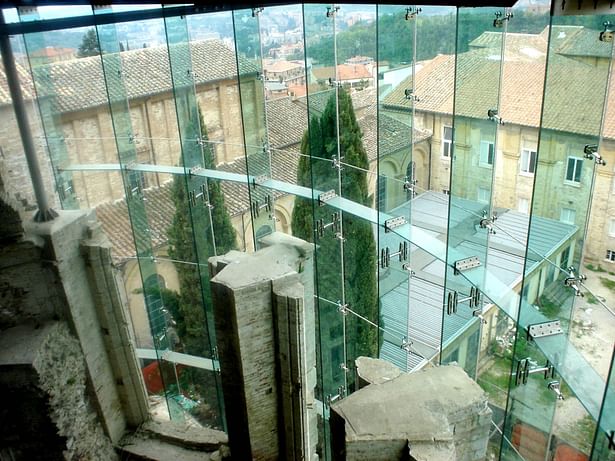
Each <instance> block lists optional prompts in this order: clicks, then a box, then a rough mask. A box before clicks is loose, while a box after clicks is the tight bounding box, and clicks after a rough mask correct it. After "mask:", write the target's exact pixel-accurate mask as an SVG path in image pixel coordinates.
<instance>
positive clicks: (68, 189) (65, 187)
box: [56, 176, 75, 200]
mask: <svg viewBox="0 0 615 461" xmlns="http://www.w3.org/2000/svg"><path fill="white" fill-rule="evenodd" d="M56 189H57V191H58V195H59V196H60V200H65V199H66V196H67V195H70V194H73V193H74V192H75V191H74V189H73V181H72V180H70V179H69V180H68V181H65V180H63V179H62V176H58V181H57V186H56Z"/></svg>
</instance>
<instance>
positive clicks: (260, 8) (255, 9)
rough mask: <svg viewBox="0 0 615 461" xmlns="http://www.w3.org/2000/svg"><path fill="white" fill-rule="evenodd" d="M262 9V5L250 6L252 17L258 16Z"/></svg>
mask: <svg viewBox="0 0 615 461" xmlns="http://www.w3.org/2000/svg"><path fill="white" fill-rule="evenodd" d="M263 10H264V8H263V7H262V6H260V7H257V8H252V17H253V18H255V17H256V16H260V14H261V13H262V12H263Z"/></svg>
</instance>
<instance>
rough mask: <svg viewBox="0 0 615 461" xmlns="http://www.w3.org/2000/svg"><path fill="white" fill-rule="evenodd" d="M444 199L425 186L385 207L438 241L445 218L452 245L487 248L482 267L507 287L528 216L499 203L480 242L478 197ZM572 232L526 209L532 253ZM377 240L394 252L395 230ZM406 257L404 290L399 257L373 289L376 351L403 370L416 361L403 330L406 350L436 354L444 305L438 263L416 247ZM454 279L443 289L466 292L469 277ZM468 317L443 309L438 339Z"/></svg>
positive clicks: (553, 247)
mask: <svg viewBox="0 0 615 461" xmlns="http://www.w3.org/2000/svg"><path fill="white" fill-rule="evenodd" d="M448 200H449V196H447V195H444V194H441V193H437V192H433V191H429V192H426V193H424V194H421V195H419V196H417V197H416V198H414V199H413V200H412V201H410V202H407V203H405V204H403V205H401V206H400V207H398V208H397V209H395V210H394V211H393V212H392V213H391V214H393V215H404V216H406V217H408V216H411V219H412V224H413V225H416V226H418V227H421V228H423V229H425V230H427V231H428V232H430V233H432V234H433V235H434V236H437V237H438V238H440V239H443V240H445V239H446V230H447V220H448V219H449V218H450V224H451V228H452V229H453V235H454V234H455V229H456V228H461V229H462V231H461V232H458V234H460V235H461V237H459V235H457V239H456V241H455V245H456V248H457V249H458V250H460V251H461V252H462V253H463V254H476V255H481V256H480V258H481V259H484V255H485V254H487V264H488V267H489V273H490V274H491V275H492V276H495V277H496V278H497V279H499V280H500V281H501V282H502V283H504V284H505V285H507V286H508V287H510V289H513V288H514V287H515V285H517V284H518V280H519V278H520V276H521V274H522V273H523V263H524V258H525V245H524V244H522V243H520V242H525V240H526V239H527V227H528V225H529V216H528V215H525V214H523V213H519V212H517V211H514V210H502V211H501V212H500V215H499V217H498V220H497V226H498V228H499V229H498V230H496V232H497V233H496V234H495V235H491V236H490V239H489V248H487V247H486V242H487V238H486V237H487V234H486V231H485V230H483V229H479V228H478V221H479V220H480V216H481V215H482V210H483V209H484V208H486V204H484V203H479V202H476V201H472V200H465V199H460V198H455V199H454V203H455V206H454V207H452V208H451V210H450V216H449V210H448ZM577 231H578V227H577V226H574V225H570V224H565V223H562V222H559V221H555V220H552V219H546V218H541V217H539V216H534V217H533V218H532V229H531V235H532V242H530V244H531V245H532V246H533V249H534V250H535V251H536V252H538V253H540V254H542V255H545V256H550V255H552V254H553V253H554V252H556V251H558V250H561V249H562V247H563V245H564V243H565V242H568V241H570V239H572V238H573V237H574V235H575V234H576V232H577ZM379 240H380V245H381V246H382V247H384V246H389V247H390V248H391V251H392V252H394V251H397V247H398V245H399V241H400V237H399V236H397V235H395V234H393V233H388V234H386V233H382V232H381V233H380V234H379ZM409 261H410V267H411V268H412V269H413V270H414V271H415V274H416V275H415V276H414V277H412V278H410V285H409V286H410V291H409V292H408V276H407V273H404V274H403V275H402V271H401V270H400V269H399V263H392V264H391V267H390V268H389V269H388V272H387V273H384V274H383V271H381V277H380V287H381V290H388V292H387V293H386V294H384V295H383V296H381V303H382V304H381V305H382V307H381V314H382V318H383V323H384V328H385V329H386V331H387V334H386V335H385V342H384V344H383V347H382V350H381V357H382V358H384V359H386V360H389V361H391V362H392V363H394V364H395V365H397V366H399V367H401V368H402V369H404V370H406V369H407V370H412V369H414V368H415V367H418V366H419V365H421V363H422V359H421V358H420V357H418V356H416V355H414V354H408V353H406V352H405V351H404V350H402V349H401V348H400V347H399V344H400V343H401V339H402V338H403V337H404V336H405V337H407V338H409V339H410V340H412V341H414V344H413V350H415V351H417V352H419V353H420V354H421V355H423V356H424V357H425V358H427V359H430V358H431V357H433V356H434V355H435V354H437V353H438V350H439V347H440V342H441V338H442V316H443V305H444V277H445V265H444V263H443V262H442V261H440V260H437V259H435V258H434V257H433V256H431V255H428V254H427V253H425V252H424V251H422V250H420V249H416V250H414V251H411V253H410V258H409ZM540 262H541V259H540V258H538V257H537V254H536V253H534V258H530V263H529V265H528V267H527V268H526V273H527V274H529V273H531V272H532V271H534V270H535V269H536V268H537V266H538V264H539V263H540ZM483 263H484V261H483ZM455 282H456V283H455V284H454V285H451V280H449V284H448V285H449V288H453V289H455V290H458V291H460V293H462V294H463V295H467V294H468V292H469V284H468V283H467V282H466V281H465V280H464V279H463V278H459V280H458V281H457V280H455ZM475 321H477V319H475V318H473V317H472V315H471V310H470V309H467V308H465V309H464V308H461V309H459V310H458V311H457V315H454V316H450V317H448V316H447V318H446V322H445V325H444V338H447V339H451V338H452V337H454V336H455V335H456V334H459V333H460V332H462V331H464V330H465V329H466V328H468V327H469V326H470V325H471V324H472V323H473V322H475ZM406 366H407V368H406Z"/></svg>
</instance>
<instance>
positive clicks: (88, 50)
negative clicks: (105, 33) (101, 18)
mask: <svg viewBox="0 0 615 461" xmlns="http://www.w3.org/2000/svg"><path fill="white" fill-rule="evenodd" d="M98 54H100V47H99V46H98V37H97V36H96V31H95V30H94V29H88V31H87V32H86V33H85V34H84V35H83V39H82V40H81V45H79V48H78V49H77V56H78V57H80V58H85V57H87V56H97V55H98Z"/></svg>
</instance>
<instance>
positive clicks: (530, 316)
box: [22, 2, 615, 460]
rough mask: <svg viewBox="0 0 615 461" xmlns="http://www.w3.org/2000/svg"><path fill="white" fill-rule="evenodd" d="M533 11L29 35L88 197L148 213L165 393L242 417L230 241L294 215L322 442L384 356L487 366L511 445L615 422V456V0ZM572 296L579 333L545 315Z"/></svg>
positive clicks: (566, 308)
mask: <svg viewBox="0 0 615 461" xmlns="http://www.w3.org/2000/svg"><path fill="white" fill-rule="evenodd" d="M105 12H108V10H105V9H97V10H96V14H104V13H105ZM509 12H510V11H509V10H504V9H493V8H489V9H483V8H480V9H468V8H466V9H460V10H458V12H457V10H455V9H454V8H446V7H439V8H435V7H427V6H425V7H412V8H410V7H406V6H379V7H378V8H377V9H375V8H374V7H373V6H361V7H356V8H355V7H350V6H347V5H343V6H341V7H340V8H339V9H337V8H335V7H333V6H332V5H326V4H325V5H311V4H310V5H305V6H303V7H302V8H301V7H300V6H293V7H284V8H277V7H276V8H267V9H265V10H262V11H261V9H254V10H252V9H250V10H241V11H234V12H227V13H212V14H209V13H208V14H199V15H190V16H187V17H174V16H172V14H173V10H172V9H169V10H167V13H168V14H167V15H166V16H165V18H164V19H156V20H148V21H140V22H131V23H121V24H119V23H118V24H109V25H100V26H98V27H97V28H95V29H91V30H87V29H86V30H81V31H70V33H71V34H72V33H78V34H79V41H80V42H81V45H82V46H80V47H79V50H78V53H79V55H81V56H82V57H80V58H79V59H73V58H75V56H71V57H70V59H67V60H66V62H57V63H52V62H51V60H50V58H49V56H46V55H44V56H42V57H41V56H39V55H38V54H37V51H40V50H46V47H47V46H50V45H57V46H58V47H59V42H57V40H56V38H55V37H56V35H55V34H52V33H47V32H45V33H37V34H29V35H28V36H26V37H25V39H26V45H27V58H28V60H29V65H30V66H31V69H32V74H33V79H34V87H35V89H36V91H37V93H38V105H39V110H40V112H41V116H42V121H43V128H44V130H45V135H46V136H45V138H46V143H47V145H48V150H49V153H50V158H51V163H52V166H53V172H54V174H55V179H56V183H57V186H58V191H59V193H60V198H61V200H62V201H63V205H64V207H72V206H77V200H76V197H79V198H80V199H81V200H80V205H82V206H84V207H96V208H97V214H98V215H99V219H100V220H101V221H104V223H103V226H105V229H106V230H107V231H108V233H110V234H114V233H119V232H117V231H116V230H117V229H118V228H119V227H122V229H124V230H125V232H124V233H127V235H129V236H130V237H131V238H132V236H131V235H130V234H131V233H132V234H134V243H132V244H131V243H130V242H129V243H128V244H127V246H126V247H124V246H123V243H122V244H120V239H119V237H118V236H116V235H113V238H114V239H116V240H114V242H115V241H117V242H118V244H117V250H118V254H120V253H122V256H121V257H120V258H118V261H120V262H118V264H122V265H123V269H122V271H123V273H124V275H125V276H126V278H127V282H126V286H127V291H128V296H129V303H130V315H131V318H132V327H133V330H134V334H135V337H136V340H137V345H138V354H139V357H140V358H141V360H143V370H144V376H145V378H146V385H147V386H148V390H149V391H150V394H151V395H152V401H154V400H156V401H157V403H158V404H159V406H156V404H155V403H154V407H155V408H154V409H153V411H154V412H156V411H159V410H163V411H162V412H163V413H164V412H166V414H167V417H170V418H172V419H182V418H183V419H185V420H188V421H191V422H197V423H198V424H201V425H210V426H215V427H223V426H224V423H223V420H224V411H223V409H222V407H221V406H220V405H219V402H220V397H219V395H218V394H219V391H220V389H219V386H217V384H218V383H217V374H216V370H217V369H218V366H219V365H218V362H217V360H216V348H215V331H214V328H213V325H214V321H213V320H214V319H213V316H212V314H211V303H210V294H209V280H208V275H207V268H206V264H207V258H208V257H209V256H212V255H216V254H221V253H225V252H227V251H229V250H230V249H242V250H247V251H251V250H254V249H255V248H258V242H259V240H260V238H261V237H262V236H265V235H267V234H269V233H271V232H273V231H274V230H277V231H283V232H287V233H292V234H293V235H295V236H298V237H301V238H303V239H306V240H309V241H311V242H313V243H315V244H316V250H315V251H316V257H315V262H316V268H315V269H316V277H315V286H316V291H317V296H318V298H317V302H316V304H317V312H316V315H317V324H318V325H317V331H316V332H315V336H316V337H317V343H318V348H317V349H318V351H317V355H318V373H317V381H318V391H317V401H316V402H315V406H317V407H319V408H320V410H321V411H320V413H321V415H322V417H321V420H320V427H319V437H318V439H319V440H318V445H319V448H318V452H319V454H320V455H321V457H322V458H325V459H326V458H328V457H330V456H331V450H330V447H329V442H330V441H329V440H328V437H329V436H328V433H329V431H328V427H327V426H328V409H329V405H330V403H331V401H333V400H336V399H339V398H344V397H345V396H347V395H348V394H349V393H351V392H353V391H354V390H355V387H356V386H355V384H356V383H355V382H354V381H355V374H354V369H353V367H354V360H355V359H356V357H357V356H359V355H368V356H372V357H375V356H379V357H381V358H384V359H385V360H388V361H390V362H393V363H395V364H396V365H398V366H399V367H400V368H402V369H403V370H408V371H413V370H417V369H419V368H421V367H424V366H426V365H428V364H429V363H430V362H431V363H432V364H433V363H434V362H435V361H438V360H439V361H440V362H441V363H449V362H457V363H459V364H460V365H461V366H463V367H464V369H465V370H466V371H467V373H468V374H469V375H470V376H472V377H473V378H475V379H476V381H477V382H478V384H479V385H480V386H482V388H483V389H484V390H485V392H486V393H487V395H488V398H489V405H490V407H491V409H492V411H493V416H492V423H493V424H492V425H493V432H492V435H491V440H490V445H489V451H490V455H491V456H493V457H495V458H498V457H499V459H515V460H520V459H534V458H536V459H538V458H540V459H544V457H545V456H546V455H548V454H549V453H555V452H557V453H563V452H564V451H566V450H568V451H566V453H576V454H584V455H588V454H589V453H590V451H591V446H592V441H591V440H590V439H591V438H592V435H593V432H594V430H595V429H596V426H597V428H598V429H597V430H596V431H595V432H596V436H595V442H593V443H594V452H593V455H592V456H593V459H603V458H604V459H609V458H608V456H610V453H609V451H610V449H609V447H608V439H607V436H608V435H609V434H610V432H609V431H610V430H612V424H611V422H612V421H611V418H610V414H611V413H613V412H612V411H609V408H610V407H609V405H610V403H609V402H611V401H612V398H611V394H610V393H609V392H610V391H611V388H610V387H607V389H606V394H605V395H606V397H605V400H604V402H603V390H604V379H605V378H606V377H607V368H608V365H609V363H608V360H609V358H610V357H607V356H606V354H604V353H602V351H603V350H606V349H610V346H612V344H611V343H612V330H611V329H610V328H611V327H610V325H612V322H613V319H614V318H615V317H614V316H613V315H612V314H611V310H612V309H611V304H612V303H611V302H610V297H611V296H610V295H611V291H612V287H613V283H615V282H614V281H613V276H614V275H613V274H615V271H614V270H612V267H611V263H612V262H613V261H615V240H613V238H614V236H615V224H614V223H615V216H611V214H612V213H611V211H612V206H611V200H612V199H611V197H612V196H613V194H612V181H613V174H612V172H613V170H612V164H611V162H612V153H611V150H612V149H611V148H612V146H611V140H612V139H613V138H614V137H615V135H614V133H612V132H611V131H612V129H611V128H612V127H611V125H612V123H610V120H611V119H612V116H613V112H612V111H613V110H615V109H614V107H615V104H608V102H609V99H610V95H611V94H615V91H613V87H614V86H615V84H614V83H613V81H615V79H611V80H610V86H611V88H607V86H609V75H610V73H611V72H612V70H611V61H612V52H613V50H612V45H611V44H608V43H606V42H601V41H600V38H599V37H600V31H601V30H602V27H603V24H602V22H604V21H605V20H606V18H604V17H599V16H584V17H565V18H564V17H561V18H560V17H557V18H554V19H553V20H552V25H551V26H552V27H551V28H550V29H549V28H546V25H547V22H548V21H547V18H548V7H547V5H546V4H536V3H535V2H534V3H533V4H532V6H531V8H524V7H523V5H519V6H517V7H515V9H514V10H513V13H514V15H513V16H512V17H511V16H509V15H508V13H509ZM88 14H89V13H88ZM31 19H34V16H28V15H26V14H25V13H24V15H23V17H22V21H28V20H31ZM303 29H305V30H303ZM67 32H68V31H67ZM303 40H305V41H306V43H303V42H302V41H303ZM75 49H77V48H75ZM304 51H305V54H304ZM101 54H102V58H101ZM87 55H90V56H87ZM547 56H548V57H549V64H548V67H547V65H546V62H547ZM137 58H140V59H137ZM24 62H25V61H24ZM76 69H82V70H83V72H84V75H86V76H87V78H81V77H80V78H79V79H77V78H72V79H71V78H69V77H67V76H72V75H73V74H75V72H74V71H75V70H76ZM544 72H547V74H546V80H545V78H544V77H545V74H544ZM75 75H77V74H75ZM79 75H81V74H79ZM143 75H146V76H147V78H143ZM545 81H546V89H545V91H544V95H543V84H544V82H545ZM562 82H565V83H562ZM86 90H88V91H89V92H87V93H86ZM609 90H610V92H609ZM80 98H81V99H80ZM84 98H89V100H88V101H86V103H87V104H85V103H83V101H84ZM543 99H544V103H543ZM86 112H87V114H86ZM240 114H241V117H242V118H241V120H242V122H241V123H238V120H239V115H240ZM501 122H503V124H502V123H501ZM118 157H119V160H118ZM246 158H247V162H246ZM603 160H606V165H604V161H603ZM220 178H224V180H223V179H220ZM449 179H450V181H449ZM328 191H333V193H334V194H335V196H333V197H332V198H325V197H321V196H320V194H321V193H323V192H328ZM534 191H535V192H536V193H533V192H534ZM319 199H320V200H319ZM120 215H121V219H119V218H118V216H120ZM396 217H402V218H404V219H405V223H403V224H402V225H399V227H394V228H391V227H392V226H395V224H391V222H389V221H388V220H389V219H391V218H396ZM114 220H115V221H114ZM120 221H121V223H122V224H121V226H120V225H119V224H118V223H120ZM389 225H390V226H389ZM385 226H386V227H387V228H388V229H387V230H389V231H390V232H385ZM374 237H376V239H375V238H374ZM124 240H125V239H124ZM128 240H130V239H128ZM376 241H377V242H378V243H377V246H376ZM124 243H126V242H124ZM131 245H132V247H131ZM119 250H121V251H119ZM470 257H475V258H476V259H477V260H478V262H480V266H477V267H473V268H471V267H464V266H460V267H458V268H457V270H458V271H456V270H455V267H454V266H455V264H456V263H458V262H459V261H460V260H463V259H466V258H470ZM471 264H472V263H471V261H470V265H471ZM571 268H572V269H571ZM137 271H140V274H141V280H138V279H139V275H138V274H137ZM581 275H583V276H587V279H585V278H583V277H581ZM580 293H583V294H585V297H583V298H581V297H580V296H575V295H577V294H580ZM554 319H558V320H560V322H561V326H562V328H563V330H564V333H563V334H560V335H553V336H548V337H544V338H536V339H534V340H532V341H529V340H528V339H527V329H528V326H529V325H532V324H535V323H540V322H543V321H547V320H554ZM603 337H604V338H606V339H604V340H603V339H600V338H603ZM552 366H553V367H554V369H553V371H556V373H551V370H552V369H551V367H552ZM519 369H521V370H527V371H528V374H527V376H525V374H524V373H525V371H523V373H522V374H521V378H520V376H519V375H518V373H517V371H518V370H519ZM542 369H544V370H542ZM541 370H542V371H541ZM545 372H546V373H545ZM555 382H557V387H556V384H555ZM610 383H612V379H611V380H610ZM611 387H612V386H611ZM555 389H557V391H558V392H561V393H562V395H564V397H566V400H565V401H564V402H562V401H557V396H558V394H557V392H556V391H555ZM603 403H604V405H603ZM571 415H572V416H571ZM597 422H598V423H597ZM558 450H559V451H558ZM571 450H575V451H571Z"/></svg>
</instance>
